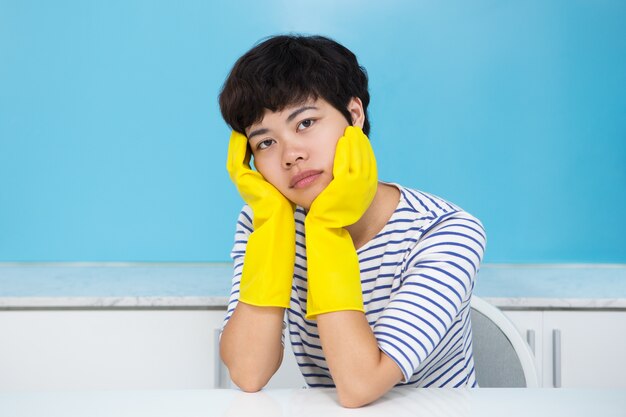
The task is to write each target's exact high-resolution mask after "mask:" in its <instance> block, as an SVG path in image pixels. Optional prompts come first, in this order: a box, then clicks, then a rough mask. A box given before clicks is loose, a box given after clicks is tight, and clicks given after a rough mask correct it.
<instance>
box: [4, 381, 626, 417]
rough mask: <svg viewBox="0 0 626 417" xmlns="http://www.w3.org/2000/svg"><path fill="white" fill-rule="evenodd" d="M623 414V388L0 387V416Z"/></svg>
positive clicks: (604, 416) (486, 416) (612, 416)
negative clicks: (343, 402)
mask: <svg viewBox="0 0 626 417" xmlns="http://www.w3.org/2000/svg"><path fill="white" fill-rule="evenodd" d="M387 415H393V416H394V417H405V416H407V417H408V416H411V417H414V416H420V417H444V416H445V417H470V416H476V417H491V416H495V417H501V416H507V417H518V416H521V417H528V416H532V417H543V416H549V417H560V416H568V417H578V416H580V417H589V416H602V417H624V416H626V390H591V389H519V388H495V389H490V388H480V389H442V388H424V389H416V388H396V389H393V390H392V391H390V392H389V393H387V394H386V395H385V396H383V397H382V398H381V399H379V400H378V401H376V402H374V403H373V404H370V405H369V406H366V407H363V408H359V409H346V408H342V407H341V406H340V405H339V404H338V402H337V395H336V392H335V390H334V389H276V390H263V391H260V392H258V393H254V394H246V393H243V392H241V391H236V390H188V391H167V390H163V391H82V392H81V391H74V392H24V393H21V392H14V393H11V392H0V417H9V416H10V417H38V416H45V417H56V416H62V417H78V416H81V417H82V416H90V417H98V416H115V417H125V416H132V417H142V416H149V417H166V416H167V417H169V416H175V417H187V416H194V417H201V416H237V417H240V416H252V417H281V416H286V417H296V416H297V417H336V416H342V417H344V416H358V417H365V416H372V417H380V416H387Z"/></svg>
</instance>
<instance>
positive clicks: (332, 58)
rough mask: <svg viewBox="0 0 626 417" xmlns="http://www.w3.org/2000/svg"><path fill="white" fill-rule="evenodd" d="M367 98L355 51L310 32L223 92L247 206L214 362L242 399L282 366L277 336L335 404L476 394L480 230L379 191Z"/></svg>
mask: <svg viewBox="0 0 626 417" xmlns="http://www.w3.org/2000/svg"><path fill="white" fill-rule="evenodd" d="M369 100H370V97H369V93H368V86H367V75H366V73H365V70H364V69H363V68H362V67H360V66H359V64H358V62H357V59H356V57H355V55H354V54H353V53H352V52H350V51H349V50H348V49H346V48H345V47H343V46H342V45H340V44H338V43H337V42H335V41H333V40H330V39H328V38H324V37H319V36H312V37H308V36H276V37H272V38H269V39H267V40H265V41H264V42H262V43H260V44H259V45H257V46H255V47H254V48H253V49H251V50H250V51H248V52H247V53H246V54H244V55H243V56H242V57H241V58H239V60H238V61H237V62H236V64H235V66H234V67H233V69H232V71H231V72H230V74H229V76H228V78H227V80H226V82H225V84H224V87H223V89H222V92H221V94H220V107H221V111H222V115H223V117H224V119H225V121H226V123H228V124H229V125H230V126H231V128H232V129H233V133H232V135H231V138H230V145H229V154H228V162H227V168H228V171H229V173H230V176H231V179H232V180H233V182H234V183H235V185H236V186H237V188H238V190H239V192H240V194H241V196H242V197H243V199H244V201H245V202H246V205H245V206H244V208H243V209H242V211H241V213H240V215H239V219H238V221H237V228H236V233H235V245H234V247H233V250H232V253H231V256H232V258H233V260H234V277H233V282H232V292H231V296H230V301H229V304H228V312H227V316H226V319H225V321H224V327H223V332H222V335H221V340H220V353H221V356H222V359H223V361H224V363H225V364H226V366H227V367H228V370H229V372H230V376H231V379H232V380H233V382H234V383H235V384H236V385H237V386H239V387H240V388H241V389H242V390H244V391H258V390H260V389H261V388H262V387H263V386H265V384H266V383H267V382H268V381H269V379H270V378H271V377H272V375H273V374H274V373H275V372H276V370H277V369H278V368H279V366H280V364H281V361H282V354H283V339H282V337H283V329H284V328H285V327H286V328H287V329H288V332H289V337H290V338H291V345H292V346H293V349H294V354H295V355H296V359H297V362H298V364H299V366H300V370H301V371H302V374H303V376H304V378H305V380H306V382H307V384H308V385H309V386H311V387H336V388H337V393H338V396H339V401H340V403H341V404H342V405H344V406H346V407H359V406H362V405H365V404H368V403H370V402H372V401H374V400H376V399H377V398H379V397H380V396H382V395H383V394H385V393H386V392H387V391H388V390H390V389H391V388H393V387H394V386H396V385H409V386H415V387H465V386H469V387H474V386H476V377H475V372H474V365H473V359H472V330H471V322H470V308H469V305H470V298H471V295H472V290H473V287H474V277H475V276H476V273H477V272H478V269H479V266H480V262H481V260H482V257H483V253H484V249H485V231H484V229H483V227H482V225H481V223H480V222H479V221H478V220H477V219H476V218H474V217H472V216H471V215H470V214H468V213H467V212H465V211H463V210H462V209H461V208H459V207H458V206H456V205H454V204H451V203H449V202H447V201H445V200H443V199H441V198H439V197H436V196H434V195H430V194H427V193H424V192H421V191H418V190H413V189H409V188H405V187H403V186H401V185H398V184H394V183H386V182H381V181H379V180H378V176H377V169H376V160H375V157H374V153H373V151H372V148H371V146H370V143H369V139H368V137H367V135H368V134H369V121H368V117H367V106H368V104H369ZM380 136H384V133H380ZM251 159H253V162H254V168H255V169H252V168H251V166H250V162H251ZM285 310H286V314H285ZM285 315H286V321H287V323H286V324H283V321H284V319H285Z"/></svg>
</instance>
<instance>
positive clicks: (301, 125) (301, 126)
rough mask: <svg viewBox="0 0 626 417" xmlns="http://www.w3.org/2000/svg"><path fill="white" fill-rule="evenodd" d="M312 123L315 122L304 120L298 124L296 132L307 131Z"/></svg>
mask: <svg viewBox="0 0 626 417" xmlns="http://www.w3.org/2000/svg"><path fill="white" fill-rule="evenodd" d="M314 123H315V120H313V119H304V120H303V121H301V122H300V123H299V124H298V130H302V129H308V128H309V127H311V126H313V124H314Z"/></svg>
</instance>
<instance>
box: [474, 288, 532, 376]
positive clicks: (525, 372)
mask: <svg viewBox="0 0 626 417" xmlns="http://www.w3.org/2000/svg"><path fill="white" fill-rule="evenodd" d="M470 307H471V320H472V343H473V352H474V367H475V371H476V380H477V381H478V386H479V387H484V388H489V387H528V388H535V387H538V386H539V383H538V380H537V370H536V369H535V363H534V356H533V354H532V352H531V351H530V348H529V347H528V344H527V343H526V341H525V340H524V338H523V337H522V336H521V335H520V334H519V332H518V331H517V329H516V328H515V326H514V325H513V323H511V321H510V320H509V319H508V318H507V317H506V316H505V315H504V313H502V312H501V311H500V310H498V308H496V307H494V306H493V305H491V304H489V303H488V302H486V301H485V300H483V299H481V298H479V297H477V296H475V295H474V296H472V301H471V304H470Z"/></svg>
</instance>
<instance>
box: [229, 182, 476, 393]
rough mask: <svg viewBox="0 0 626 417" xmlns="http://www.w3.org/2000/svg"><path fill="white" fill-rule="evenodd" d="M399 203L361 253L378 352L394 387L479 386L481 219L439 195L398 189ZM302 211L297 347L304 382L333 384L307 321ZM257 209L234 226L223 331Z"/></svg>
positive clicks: (292, 328)
mask: <svg viewBox="0 0 626 417" xmlns="http://www.w3.org/2000/svg"><path fill="white" fill-rule="evenodd" d="M390 185H393V186H395V187H397V188H398V189H399V190H400V201H399V203H398V206H397V207H396V209H395V211H394V213H393V214H392V216H391V218H390V219H389V221H388V222H387V224H386V225H385V226H384V227H383V229H382V230H381V231H380V232H378V234H377V235H376V236H375V237H374V238H373V239H371V240H370V241H369V242H368V243H366V244H365V245H364V246H362V247H361V248H359V249H358V250H357V254H358V258H359V266H360V271H361V287H362V291H363V302H364V307H365V314H366V318H367V320H368V322H369V325H370V327H371V329H372V331H373V333H374V336H375V338H376V340H377V342H378V347H379V348H380V349H381V351H383V352H384V353H385V354H387V355H388V356H389V357H390V358H391V359H392V360H393V361H394V362H395V363H396V364H397V365H398V367H399V368H400V370H401V371H402V374H403V376H404V378H403V381H402V382H401V383H400V384H398V385H409V386H415V387H460V386H469V387H475V386H477V384H476V375H475V371H474V360H473V355H472V327H471V321H470V298H471V295H472V290H473V288H474V278H475V276H476V274H477V272H478V269H479V266H480V262H481V260H482V257H483V253H484V250H485V243H486V238H485V231H484V229H483V226H482V224H481V223H480V221H479V220H477V219H476V218H474V217H473V216H471V215H470V214H468V213H467V212H465V211H463V210H462V209H461V208H459V207H458V206H455V205H453V204H451V203H449V202H447V201H445V200H443V199H441V198H439V197H436V196H434V195H431V194H427V193H424V192H420V191H417V190H412V189H409V188H405V187H402V186H400V185H398V184H392V183H390ZM305 216H306V213H305V211H304V209H303V208H301V207H297V208H296V212H295V221H296V261H295V268H294V279H293V285H292V294H291V306H290V308H289V309H287V314H286V315H287V321H288V326H287V327H288V331H289V336H290V339H291V345H292V348H293V351H294V354H295V356H296V360H297V362H298V365H299V367H300V371H301V372H302V375H303V376H304V378H305V381H306V383H307V384H308V385H309V386H311V387H334V383H333V380H332V378H331V375H330V372H329V370H328V365H327V364H326V360H325V358H324V353H323V352H322V348H321V343H320V338H319V333H318V329H317V322H316V321H310V320H306V319H305V315H306V299H307V265H306V247H305V238H304V236H305V230H304V219H305ZM252 231H253V229H252V211H251V209H250V207H248V206H244V208H243V210H242V211H241V214H240V215H239V219H238V221H237V229H236V233H235V245H234V247H233V250H232V252H231V257H232V258H233V261H234V275H233V281H232V291H231V295H230V300H229V303H228V310H227V314H226V318H225V320H224V325H225V324H226V323H227V321H228V319H229V318H230V316H231V315H232V313H233V311H234V309H235V307H236V305H237V301H238V296H239V281H240V278H241V271H242V267H243V257H244V254H245V247H246V243H247V240H248V236H249V235H250V233H252Z"/></svg>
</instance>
